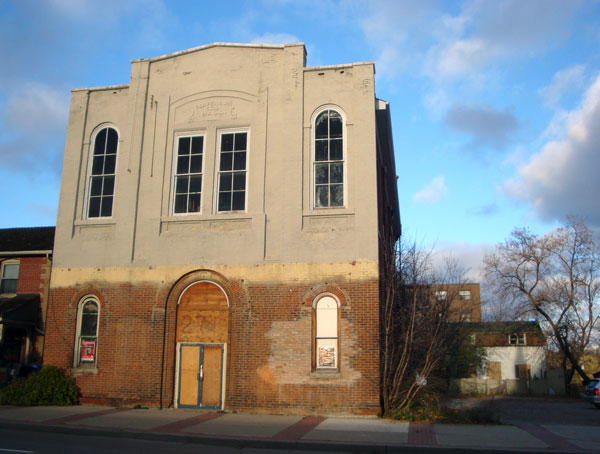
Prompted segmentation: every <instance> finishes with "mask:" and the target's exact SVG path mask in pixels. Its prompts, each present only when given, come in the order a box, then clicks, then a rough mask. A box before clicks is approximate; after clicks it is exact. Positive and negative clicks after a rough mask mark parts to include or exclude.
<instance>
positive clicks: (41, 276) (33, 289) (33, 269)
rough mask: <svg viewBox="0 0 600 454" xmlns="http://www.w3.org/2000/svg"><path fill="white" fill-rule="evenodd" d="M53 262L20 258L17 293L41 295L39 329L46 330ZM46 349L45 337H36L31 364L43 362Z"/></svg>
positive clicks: (34, 258) (31, 353)
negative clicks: (45, 318) (44, 349)
mask: <svg viewBox="0 0 600 454" xmlns="http://www.w3.org/2000/svg"><path fill="white" fill-rule="evenodd" d="M51 263H52V262H51V260H50V259H48V258H46V257H20V258H19V279H18V281H17V293H39V294H40V311H41V313H40V314H39V320H40V325H39V326H38V328H40V329H43V328H44V322H43V321H44V317H45V315H46V305H47V301H48V287H49V285H50V266H51ZM43 348H44V337H43V336H37V335H36V336H34V339H33V345H32V346H31V351H30V353H29V360H30V361H31V362H35V363H37V362H39V361H40V360H41V357H42V354H43Z"/></svg>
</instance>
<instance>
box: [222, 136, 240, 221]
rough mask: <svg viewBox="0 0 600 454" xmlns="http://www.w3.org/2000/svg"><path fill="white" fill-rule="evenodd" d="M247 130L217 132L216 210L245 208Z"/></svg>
mask: <svg viewBox="0 0 600 454" xmlns="http://www.w3.org/2000/svg"><path fill="white" fill-rule="evenodd" d="M247 170H248V132H247V131H235V132H221V133H219V175H218V183H217V185H218V188H219V192H218V196H217V211H219V212H224V211H244V210H245V209H246V177H247Z"/></svg>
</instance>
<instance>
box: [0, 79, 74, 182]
mask: <svg viewBox="0 0 600 454" xmlns="http://www.w3.org/2000/svg"><path fill="white" fill-rule="evenodd" d="M68 112H69V93H68V91H67V90H58V89H56V88H54V87H49V86H46V85H40V84H28V85H25V86H23V87H21V88H17V89H15V94H14V95H12V96H11V97H10V98H9V99H8V101H7V103H6V107H5V110H4V112H2V117H3V118H2V120H3V122H4V123H5V124H6V126H7V128H3V129H6V130H9V131H10V134H9V135H6V136H4V137H3V138H2V139H1V140H0V159H1V160H2V163H3V165H4V167H5V168H7V167H8V168H12V169H20V170H24V171H26V172H30V174H31V175H32V176H33V175H35V174H36V173H38V172H39V171H49V172H50V173H57V171H58V169H59V168H60V157H61V155H62V151H63V148H62V144H64V134H65V130H66V125H67V117H68Z"/></svg>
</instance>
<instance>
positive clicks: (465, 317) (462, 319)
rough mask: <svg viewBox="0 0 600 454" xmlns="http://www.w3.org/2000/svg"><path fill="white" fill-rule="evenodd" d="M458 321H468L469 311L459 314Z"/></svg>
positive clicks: (469, 317) (469, 319) (469, 318)
mask: <svg viewBox="0 0 600 454" xmlns="http://www.w3.org/2000/svg"><path fill="white" fill-rule="evenodd" d="M460 321H461V322H470V321H471V313H470V312H463V313H461V314H460Z"/></svg>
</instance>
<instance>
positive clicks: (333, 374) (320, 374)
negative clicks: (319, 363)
mask: <svg viewBox="0 0 600 454" xmlns="http://www.w3.org/2000/svg"><path fill="white" fill-rule="evenodd" d="M310 378H315V379H318V380H323V379H324V380H336V379H340V378H342V374H341V373H340V371H339V370H337V369H332V370H313V371H312V372H311V373H310Z"/></svg>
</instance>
